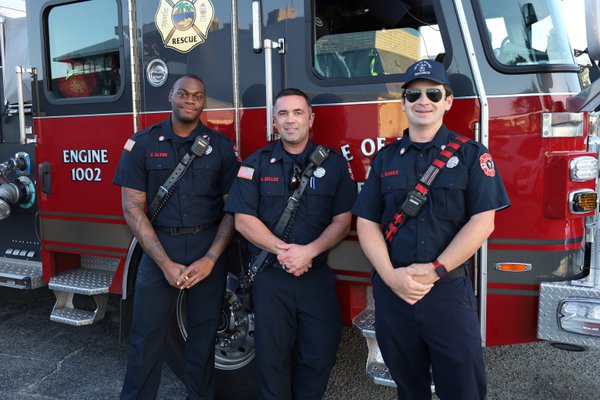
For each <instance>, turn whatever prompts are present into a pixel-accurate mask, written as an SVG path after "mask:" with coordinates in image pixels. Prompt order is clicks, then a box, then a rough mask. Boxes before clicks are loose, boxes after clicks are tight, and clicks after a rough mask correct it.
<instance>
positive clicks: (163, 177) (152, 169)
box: [146, 157, 175, 196]
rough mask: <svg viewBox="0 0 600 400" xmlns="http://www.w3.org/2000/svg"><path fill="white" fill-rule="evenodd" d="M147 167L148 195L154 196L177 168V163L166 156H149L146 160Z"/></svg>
mask: <svg viewBox="0 0 600 400" xmlns="http://www.w3.org/2000/svg"><path fill="white" fill-rule="evenodd" d="M146 169H147V171H148V195H150V196H154V195H155V194H156V191H158V188H159V187H160V186H161V185H163V184H164V183H165V182H166V181H167V178H168V177H169V175H171V172H172V171H173V170H174V169H175V163H174V161H173V160H171V159H170V158H166V157H165V158H163V157H149V158H147V160H146ZM151 191H153V193H151Z"/></svg>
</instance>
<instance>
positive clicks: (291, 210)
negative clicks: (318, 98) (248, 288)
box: [249, 146, 329, 281]
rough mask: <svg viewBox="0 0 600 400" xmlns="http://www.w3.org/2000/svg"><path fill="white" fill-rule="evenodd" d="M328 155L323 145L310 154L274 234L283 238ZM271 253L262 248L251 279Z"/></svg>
mask: <svg viewBox="0 0 600 400" xmlns="http://www.w3.org/2000/svg"><path fill="white" fill-rule="evenodd" d="M328 156H329V150H327V149H326V148H325V147H323V146H317V147H316V148H315V150H314V151H313V152H312V154H311V155H310V157H309V160H310V163H309V164H308V166H307V167H306V168H305V169H304V171H303V172H302V178H301V179H300V184H299V185H298V187H297V188H296V190H294V193H292V195H291V196H290V198H289V199H288V201H287V204H286V205H285V208H284V210H283V213H282V214H281V216H280V217H279V220H277V224H275V227H274V228H273V234H274V235H275V236H277V237H279V238H281V237H282V236H283V235H284V232H285V231H286V229H287V228H288V225H289V223H290V220H291V219H292V216H293V215H294V214H295V213H296V211H297V210H298V207H299V206H300V198H301V197H302V193H304V190H305V189H306V186H307V185H308V182H309V181H310V178H311V177H312V175H313V172H314V171H315V169H316V168H317V167H318V166H319V165H321V164H322V163H323V161H325V159H326V158H327V157H328ZM270 254H271V253H269V252H268V251H266V250H262V251H261V252H260V253H259V255H258V256H257V257H256V259H255V260H254V262H253V263H252V265H251V266H250V271H249V273H250V280H251V281H252V280H253V279H254V276H255V275H256V274H258V273H259V272H260V271H261V270H262V269H263V268H264V267H265V266H266V265H267V264H268V263H265V261H266V260H267V257H268V256H269V255H270Z"/></svg>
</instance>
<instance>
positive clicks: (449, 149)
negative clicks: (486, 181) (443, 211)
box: [383, 136, 469, 245]
mask: <svg viewBox="0 0 600 400" xmlns="http://www.w3.org/2000/svg"><path fill="white" fill-rule="evenodd" d="M468 141H469V139H467V138H466V137H464V136H456V137H455V138H454V139H452V140H451V141H450V142H449V143H448V144H447V145H446V147H445V148H444V149H443V150H442V151H440V153H439V154H438V155H437V157H436V158H435V160H433V162H432V163H431V165H430V166H429V168H427V171H425V173H424V174H423V176H422V177H421V179H419V182H417V185H416V186H415V188H414V189H413V190H412V191H410V192H409V193H408V195H407V196H406V200H404V204H402V207H400V211H399V212H397V213H396V214H395V215H394V217H393V218H392V220H391V221H390V222H389V223H388V224H387V225H386V226H385V227H384V229H383V235H384V237H385V241H386V242H387V243H388V245H389V244H391V243H392V241H393V240H394V236H395V235H396V233H397V232H398V229H400V227H401V226H402V225H404V224H405V223H406V221H407V220H408V218H410V217H414V216H416V215H417V214H418V213H419V211H421V208H423V206H424V205H425V203H426V202H427V198H428V195H429V190H430V188H431V186H432V185H433V182H435V180H436V178H437V177H438V175H439V174H440V172H442V170H443V169H444V167H445V166H446V164H447V163H448V160H449V159H450V158H451V157H452V156H453V155H454V154H455V153H456V152H457V151H458V149H460V148H461V147H462V145H463V144H465V143H467V142H468Z"/></svg>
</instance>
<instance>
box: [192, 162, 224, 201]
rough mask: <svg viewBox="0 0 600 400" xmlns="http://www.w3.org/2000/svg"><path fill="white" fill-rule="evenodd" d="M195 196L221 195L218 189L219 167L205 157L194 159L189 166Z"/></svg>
mask: <svg viewBox="0 0 600 400" xmlns="http://www.w3.org/2000/svg"><path fill="white" fill-rule="evenodd" d="M191 169H192V171H190V172H192V175H193V176H192V179H193V182H192V183H193V189H192V193H194V195H195V196H199V197H203V196H207V195H210V196H216V195H221V193H220V191H219V188H220V185H219V166H218V165H217V164H216V163H215V161H214V160H210V159H209V158H206V156H203V157H200V158H197V159H195V160H194V161H193V162H192V165H191Z"/></svg>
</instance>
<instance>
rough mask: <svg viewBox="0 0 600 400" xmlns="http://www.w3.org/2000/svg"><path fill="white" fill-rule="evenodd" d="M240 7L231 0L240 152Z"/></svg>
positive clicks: (237, 136) (237, 146)
mask: <svg viewBox="0 0 600 400" xmlns="http://www.w3.org/2000/svg"><path fill="white" fill-rule="evenodd" d="M238 25H239V24H238V9H237V0H231V64H232V79H233V110H234V116H233V118H234V130H235V146H236V148H237V151H238V152H240V151H241V150H240V148H241V145H242V140H241V132H240V60H239V59H240V54H239V38H238Z"/></svg>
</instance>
